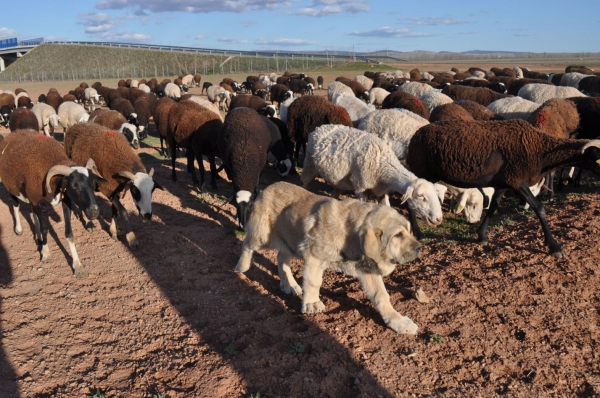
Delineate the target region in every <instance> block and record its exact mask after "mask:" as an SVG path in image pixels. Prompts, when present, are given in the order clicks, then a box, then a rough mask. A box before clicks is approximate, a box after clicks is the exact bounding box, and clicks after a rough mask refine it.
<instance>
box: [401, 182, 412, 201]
mask: <svg viewBox="0 0 600 398" xmlns="http://www.w3.org/2000/svg"><path fill="white" fill-rule="evenodd" d="M414 190H415V188H414V187H413V186H410V187H408V189H407V190H406V193H405V194H404V195H403V196H402V202H401V203H400V204H404V203H406V201H407V200H408V198H410V197H411V196H412V193H413V191H414Z"/></svg>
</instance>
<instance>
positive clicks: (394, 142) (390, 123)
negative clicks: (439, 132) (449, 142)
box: [358, 109, 429, 159]
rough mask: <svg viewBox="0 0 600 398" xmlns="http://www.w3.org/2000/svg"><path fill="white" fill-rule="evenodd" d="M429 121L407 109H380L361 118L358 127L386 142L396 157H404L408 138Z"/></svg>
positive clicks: (406, 151) (408, 141)
mask: <svg viewBox="0 0 600 398" xmlns="http://www.w3.org/2000/svg"><path fill="white" fill-rule="evenodd" d="M428 124H429V121H428V120H427V119H424V118H422V117H421V116H419V115H417V114H415V113H413V112H411V111H409V110H407V109H380V110H377V111H375V112H371V113H369V114H368V115H367V116H365V117H364V118H362V120H361V121H360V123H359V125H358V129H359V130H362V131H365V132H368V133H371V134H374V135H376V136H377V137H379V138H381V139H382V140H384V141H385V142H387V143H388V144H389V145H390V147H391V148H392V151H393V152H394V154H395V155H396V157H397V158H398V159H405V158H406V156H407V153H408V144H409V143H410V139H411V138H412V136H413V135H414V134H415V133H416V132H417V130H418V129H420V128H421V127H423V126H425V125H428Z"/></svg>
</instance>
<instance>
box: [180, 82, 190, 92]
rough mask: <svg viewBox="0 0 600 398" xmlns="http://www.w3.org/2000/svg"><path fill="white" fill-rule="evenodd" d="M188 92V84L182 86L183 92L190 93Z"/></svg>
mask: <svg viewBox="0 0 600 398" xmlns="http://www.w3.org/2000/svg"><path fill="white" fill-rule="evenodd" d="M188 90H189V88H188V86H187V84H183V85H182V86H181V91H183V92H184V93H187V92H188Z"/></svg>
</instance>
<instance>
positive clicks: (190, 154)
mask: <svg viewBox="0 0 600 398" xmlns="http://www.w3.org/2000/svg"><path fill="white" fill-rule="evenodd" d="M186 155H187V169H188V173H191V174H192V182H193V183H194V185H198V184H199V182H198V176H197V175H196V167H194V159H195V157H196V156H195V154H194V150H193V149H192V148H188V149H187V153H186ZM198 163H200V165H202V154H200V160H199V161H198ZM202 168H204V166H202Z"/></svg>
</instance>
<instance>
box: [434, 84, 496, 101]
mask: <svg viewBox="0 0 600 398" xmlns="http://www.w3.org/2000/svg"><path fill="white" fill-rule="evenodd" d="M442 93H443V94H446V95H447V96H448V97H450V98H452V99H453V100H454V101H457V100H463V99H467V100H471V101H475V102H477V103H479V104H481V105H483V106H488V105H489V104H491V103H492V102H494V101H496V100H499V99H500V98H506V97H508V95H506V94H500V93H497V92H495V91H492V90H490V89H489V88H484V87H467V86H459V85H452V86H447V87H444V88H443V89H442Z"/></svg>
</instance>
